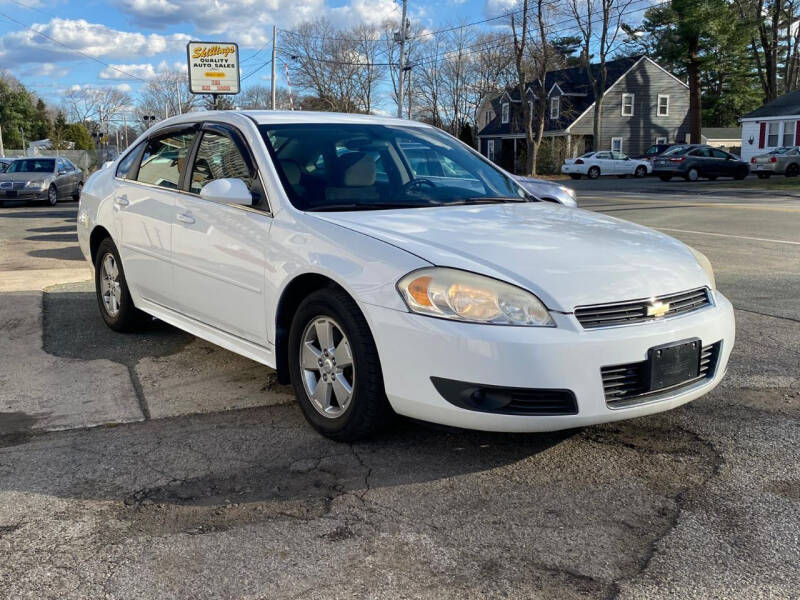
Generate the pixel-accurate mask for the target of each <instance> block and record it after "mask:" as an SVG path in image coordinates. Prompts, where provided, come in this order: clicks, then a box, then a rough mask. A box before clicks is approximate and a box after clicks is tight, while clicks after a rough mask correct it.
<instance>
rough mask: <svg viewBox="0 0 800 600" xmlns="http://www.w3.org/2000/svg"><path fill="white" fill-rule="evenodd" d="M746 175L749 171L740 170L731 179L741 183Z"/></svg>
mask: <svg viewBox="0 0 800 600" xmlns="http://www.w3.org/2000/svg"><path fill="white" fill-rule="evenodd" d="M748 173H749V171H748V170H747V169H746V168H745V169H742V170H741V171H739V172H738V173H736V175H734V176H733V178H734V179H735V180H737V181H741V180H742V179H744V178H745V177H747V174H748Z"/></svg>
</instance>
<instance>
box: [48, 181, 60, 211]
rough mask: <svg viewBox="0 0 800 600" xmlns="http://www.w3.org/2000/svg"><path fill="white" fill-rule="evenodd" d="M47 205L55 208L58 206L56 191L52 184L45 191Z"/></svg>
mask: <svg viewBox="0 0 800 600" xmlns="http://www.w3.org/2000/svg"><path fill="white" fill-rule="evenodd" d="M47 203H48V204H49V205H50V206H55V205H56V204H58V190H57V189H56V186H55V185H53V184H52V183H51V184H50V188H49V189H48V190H47Z"/></svg>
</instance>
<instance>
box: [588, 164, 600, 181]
mask: <svg viewBox="0 0 800 600" xmlns="http://www.w3.org/2000/svg"><path fill="white" fill-rule="evenodd" d="M587 175H588V177H589V179H597V178H598V177H600V167H592V168H591V169H589V172H588V173H587Z"/></svg>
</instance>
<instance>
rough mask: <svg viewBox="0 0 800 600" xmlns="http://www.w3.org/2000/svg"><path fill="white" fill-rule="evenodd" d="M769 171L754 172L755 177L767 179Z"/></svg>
mask: <svg viewBox="0 0 800 600" xmlns="http://www.w3.org/2000/svg"><path fill="white" fill-rule="evenodd" d="M770 175H771V173H756V177H758V178H759V179H769V176H770Z"/></svg>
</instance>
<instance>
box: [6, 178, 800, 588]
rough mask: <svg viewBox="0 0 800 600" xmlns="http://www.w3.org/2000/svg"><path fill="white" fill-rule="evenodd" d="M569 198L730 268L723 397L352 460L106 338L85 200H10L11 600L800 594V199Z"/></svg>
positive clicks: (472, 435) (401, 428) (181, 367)
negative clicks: (86, 252)
mask: <svg viewBox="0 0 800 600" xmlns="http://www.w3.org/2000/svg"><path fill="white" fill-rule="evenodd" d="M567 185H570V186H572V187H574V188H575V189H577V190H578V198H579V202H580V204H581V206H582V207H583V208H586V209H589V210H594V211H600V212H603V213H605V214H608V215H611V216H614V217H619V218H622V219H628V220H632V221H635V222H638V223H642V224H645V225H648V226H651V227H655V228H657V229H659V230H661V231H664V232H665V233H668V234H670V235H673V236H675V237H677V238H679V239H681V240H683V241H684V242H686V243H688V244H690V245H692V246H694V247H695V248H697V249H698V250H700V251H701V252H703V253H705V254H706V255H708V257H709V258H710V259H711V261H712V263H713V265H714V267H715V270H716V278H717V286H718V288H719V289H720V290H721V291H722V292H723V293H724V294H725V295H726V296H727V297H728V298H730V299H731V301H732V302H733V304H734V307H735V308H736V319H737V342H736V347H735V349H734V353H733V355H732V357H731V363H730V367H729V372H728V375H727V378H726V379H725V381H724V382H723V384H722V385H721V386H720V387H719V388H717V389H716V390H715V391H714V392H712V393H711V394H709V395H708V396H705V397H703V398H701V399H699V400H697V401H695V402H693V403H690V404H688V405H686V406H684V407H681V408H679V409H676V410H674V411H671V412H667V413H663V414H660V415H656V416H652V417H646V418H641V419H637V420H633V421H626V422H621V423H616V424H612V425H605V426H596V427H588V428H585V429H580V430H573V431H567V432H560V433H558V434H548V435H543V434H530V435H505V434H487V433H480V432H469V431H460V430H454V429H447V428H440V427H433V426H429V425H422V424H418V423H415V422H410V421H399V422H398V423H397V425H396V426H395V427H394V428H393V429H392V430H391V431H389V432H388V433H387V434H386V435H385V436H384V437H382V438H381V439H379V440H376V441H371V442H363V443H358V444H352V445H347V444H340V443H335V442H331V441H329V440H327V439H325V438H322V437H320V436H319V435H318V434H316V433H315V432H314V431H313V430H312V429H311V428H310V427H309V426H308V425H307V424H306V422H305V421H304V419H303V417H302V415H301V413H300V410H299V409H298V408H297V406H296V405H295V404H294V401H293V396H292V394H291V392H290V390H289V389H288V388H285V387H282V386H279V385H277V384H276V383H275V380H274V377H273V376H272V373H271V372H270V371H269V370H268V369H266V368H264V367H262V366H260V365H257V364H256V363H253V362H251V361H249V360H247V359H244V358H241V357H238V356H236V355H233V354H231V353H229V352H227V351H225V350H222V349H220V348H217V347H215V346H213V345H211V344H209V343H207V342H204V341H201V340H197V339H195V338H193V337H192V336H190V335H188V334H185V333H182V332H180V331H178V330H175V329H173V328H171V327H169V326H167V325H164V324H162V323H158V322H153V323H152V324H151V325H150V326H149V327H148V328H147V330H146V331H144V332H142V333H137V334H130V335H120V334H115V333H113V332H111V331H110V330H108V329H107V328H106V327H105V325H104V324H103V322H102V320H101V318H100V316H99V314H98V309H97V305H96V301H95V298H94V292H93V284H92V282H90V281H88V277H89V271H88V269H87V267H86V266H85V263H84V262H83V259H82V257H81V255H80V252H79V250H78V247H77V237H76V234H75V215H76V208H77V205H76V204H74V203H68V204H59V205H58V206H57V207H56V208H50V207H45V206H6V207H5V208H0V332H2V335H0V597H2V598H37V599H38V598H78V597H81V598H84V597H92V598H101V597H108V598H136V599H147V598H154V599H155V598H158V599H161V598H165V597H170V598H173V597H174V598H224V597H232V596H236V597H247V598H263V599H284V598H286V599H288V598H392V599H396V598H494V597H502V598H533V597H536V598H559V599H562V598H600V597H602V598H611V597H615V598H629V599H634V598H635V599H639V598H676V599H677V598H680V599H686V598H743V599H744V598H747V599H752V598H768V597H769V598H796V597H797V595H798V592H797V590H798V589H800V570H798V568H797V565H798V564H800V533H798V532H799V531H800V466H798V465H800V183H799V184H798V187H797V189H796V191H794V190H791V189H788V190H787V189H781V190H780V191H774V192H773V191H767V190H764V189H758V188H744V187H741V186H739V185H736V184H733V183H731V182H729V181H717V182H713V183H711V182H700V183H695V184H688V183H685V182H679V181H674V182H670V183H668V184H665V183H662V182H660V181H657V180H654V179H642V180H634V179H627V180H619V179H616V178H612V179H601V180H598V181H586V180H582V181H578V182H573V181H570V182H569V183H567ZM565 210H567V209H565Z"/></svg>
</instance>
